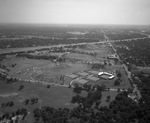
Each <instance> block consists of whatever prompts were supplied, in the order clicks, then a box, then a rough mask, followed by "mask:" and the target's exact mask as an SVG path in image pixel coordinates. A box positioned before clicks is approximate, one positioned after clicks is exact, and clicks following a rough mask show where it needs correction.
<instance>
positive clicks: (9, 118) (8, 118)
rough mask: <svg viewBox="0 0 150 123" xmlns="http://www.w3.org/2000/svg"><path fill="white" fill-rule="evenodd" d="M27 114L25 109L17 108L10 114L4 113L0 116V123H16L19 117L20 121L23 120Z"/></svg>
mask: <svg viewBox="0 0 150 123" xmlns="http://www.w3.org/2000/svg"><path fill="white" fill-rule="evenodd" d="M27 114H28V112H27V109H25V108H19V109H17V110H16V111H14V112H12V113H4V114H2V115H1V116H0V122H1V123H6V122H7V123H14V122H15V123H18V120H19V118H20V116H21V119H20V120H24V119H25V118H26V116H27Z"/></svg>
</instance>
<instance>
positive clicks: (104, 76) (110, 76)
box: [98, 71, 115, 80]
mask: <svg viewBox="0 0 150 123" xmlns="http://www.w3.org/2000/svg"><path fill="white" fill-rule="evenodd" d="M98 77H99V78H102V79H107V80H108V79H109V80H111V79H114V78H115V76H114V75H113V74H111V73H108V72H103V71H101V72H99V73H98Z"/></svg>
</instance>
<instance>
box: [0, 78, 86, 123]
mask: <svg viewBox="0 0 150 123" xmlns="http://www.w3.org/2000/svg"><path fill="white" fill-rule="evenodd" d="M20 85H24V88H23V90H20V91H19V90H18V89H19V87H20ZM12 93H16V94H17V95H16V96H14V95H12ZM6 94H7V95H9V96H7V97H5V98H4V97H2V96H0V104H1V103H6V102H8V101H14V106H13V107H5V108H0V114H2V113H5V112H13V111H15V110H17V109H18V108H21V107H25V108H26V109H27V110H28V111H29V112H30V113H31V114H30V115H29V116H28V117H27V118H26V119H27V121H26V122H27V123H33V119H32V112H33V110H34V109H35V108H36V107H42V106H51V107H54V108H59V107H62V108H63V107H66V108H73V107H75V106H76V105H73V104H71V103H70V102H71V99H72V97H73V96H75V95H76V94H75V93H74V92H73V91H72V89H71V88H65V87H56V86H55V87H54V86H52V87H50V88H49V89H48V88H47V87H46V86H41V85H37V84H34V83H27V82H17V83H15V84H6V83H5V82H3V81H1V80H0V95H6ZM85 95H86V93H85V92H82V93H81V96H85ZM31 98H38V99H39V101H38V103H37V104H34V105H31V104H28V105H25V104H24V100H25V99H31Z"/></svg>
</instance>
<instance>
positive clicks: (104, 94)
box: [100, 91, 119, 106]
mask: <svg viewBox="0 0 150 123" xmlns="http://www.w3.org/2000/svg"><path fill="white" fill-rule="evenodd" d="M118 94H119V93H118V92H112V91H103V92H102V98H101V104H100V106H109V104H110V102H111V101H113V100H114V99H115V97H116V96H117V95H118ZM109 95H110V100H109V102H107V101H106V99H107V96H109Z"/></svg>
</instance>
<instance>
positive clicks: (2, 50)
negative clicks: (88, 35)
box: [0, 35, 149, 54]
mask: <svg viewBox="0 0 150 123" xmlns="http://www.w3.org/2000/svg"><path fill="white" fill-rule="evenodd" d="M105 38H106V39H107V40H105V41H99V42H90V43H75V44H59V45H51V46H38V47H25V48H6V49H0V54H4V53H11V52H14V53H15V52H20V51H29V50H36V49H42V48H52V47H63V46H75V45H84V44H102V43H113V42H120V41H132V40H139V39H147V38H149V37H147V36H146V37H142V38H132V39H123V40H108V37H107V36H106V35H105Z"/></svg>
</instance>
